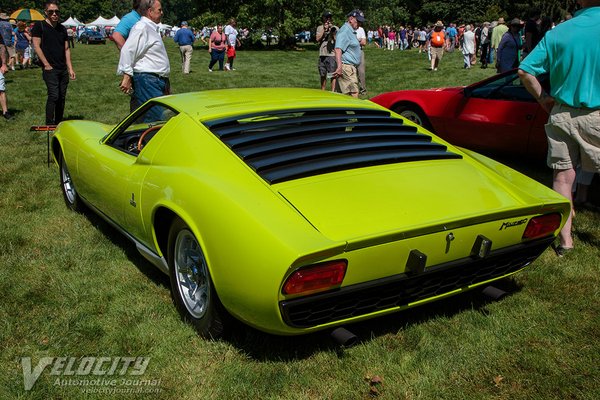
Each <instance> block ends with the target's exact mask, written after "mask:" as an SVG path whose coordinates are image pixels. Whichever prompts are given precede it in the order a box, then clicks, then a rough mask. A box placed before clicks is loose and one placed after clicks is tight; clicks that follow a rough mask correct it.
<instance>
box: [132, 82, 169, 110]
mask: <svg viewBox="0 0 600 400" xmlns="http://www.w3.org/2000/svg"><path fill="white" fill-rule="evenodd" d="M133 88H134V94H133V96H134V97H135V101H136V103H137V105H138V107H139V106H141V105H142V104H144V103H145V102H146V101H148V100H150V99H153V98H155V97H160V96H163V95H165V94H167V93H168V91H169V79H168V78H163V77H160V76H158V75H155V74H151V73H146V72H134V73H133ZM151 113H152V111H150V112H148V114H151ZM151 117H154V118H156V119H155V120H157V121H158V120H160V115H154V116H151V115H149V116H148V118H151Z"/></svg>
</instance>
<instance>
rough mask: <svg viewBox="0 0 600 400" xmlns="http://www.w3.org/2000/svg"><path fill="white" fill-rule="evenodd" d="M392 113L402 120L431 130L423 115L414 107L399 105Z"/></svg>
mask: <svg viewBox="0 0 600 400" xmlns="http://www.w3.org/2000/svg"><path fill="white" fill-rule="evenodd" d="M394 112H396V113H398V114H400V115H402V116H403V117H404V118H406V119H408V120H409V121H411V122H414V123H415V124H417V125H421V126H422V127H423V128H425V129H427V130H432V129H431V124H430V123H429V120H428V119H427V116H426V115H425V113H424V112H423V111H422V110H421V109H420V108H419V107H417V106H415V105H410V104H400V105H398V106H396V107H394Z"/></svg>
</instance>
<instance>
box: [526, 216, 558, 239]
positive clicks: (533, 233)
mask: <svg viewBox="0 0 600 400" xmlns="http://www.w3.org/2000/svg"><path fill="white" fill-rule="evenodd" d="M561 219H562V218H561V216H560V214H546V215H540V216H539V217H535V218H531V219H530V220H529V223H528V224H527V227H526V228H525V232H523V239H536V238H540V237H544V236H548V235H551V234H552V233H554V231H556V230H557V229H558V228H559V227H560V221H561Z"/></svg>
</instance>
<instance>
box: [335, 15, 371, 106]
mask: <svg viewBox="0 0 600 400" xmlns="http://www.w3.org/2000/svg"><path fill="white" fill-rule="evenodd" d="M359 22H361V23H362V22H365V15H364V14H363V12H362V11H360V10H354V11H352V12H351V13H350V14H348V21H347V22H346V23H345V24H344V25H343V26H342V27H341V28H340V29H339V30H338V32H337V34H336V37H335V60H336V63H337V69H336V70H335V72H334V75H335V76H336V77H337V78H338V85H339V86H340V90H341V91H342V93H344V94H349V95H350V96H353V97H358V69H357V67H358V66H359V64H360V57H361V53H360V52H361V49H360V42H359V41H358V39H357V38H356V30H357V29H358V23H359Z"/></svg>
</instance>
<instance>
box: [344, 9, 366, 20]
mask: <svg viewBox="0 0 600 400" xmlns="http://www.w3.org/2000/svg"><path fill="white" fill-rule="evenodd" d="M347 17H354V18H356V20H357V21H358V22H365V14H364V13H363V12H362V11H360V10H359V9H356V10H352V11H351V12H350V13H349V14H348V15H347Z"/></svg>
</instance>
